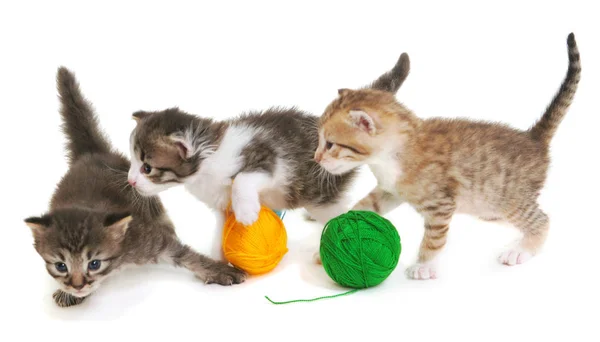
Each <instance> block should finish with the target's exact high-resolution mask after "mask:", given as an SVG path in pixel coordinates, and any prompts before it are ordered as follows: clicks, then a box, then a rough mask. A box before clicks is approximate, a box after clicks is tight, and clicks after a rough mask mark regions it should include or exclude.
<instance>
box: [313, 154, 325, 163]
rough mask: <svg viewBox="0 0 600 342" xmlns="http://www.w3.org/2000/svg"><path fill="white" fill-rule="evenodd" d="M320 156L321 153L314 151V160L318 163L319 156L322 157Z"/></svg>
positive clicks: (319, 160)
mask: <svg viewBox="0 0 600 342" xmlns="http://www.w3.org/2000/svg"><path fill="white" fill-rule="evenodd" d="M322 156H323V155H322V154H320V153H315V161H316V162H317V163H320V162H321V157H322Z"/></svg>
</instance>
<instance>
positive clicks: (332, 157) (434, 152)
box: [315, 33, 581, 279]
mask: <svg viewBox="0 0 600 342" xmlns="http://www.w3.org/2000/svg"><path fill="white" fill-rule="evenodd" d="M567 43H568V54H569V68H568V72H567V75H566V77H565V79H564V81H563V83H562V86H561V88H560V90H559V91H558V92H557V94H556V95H555V97H554V98H553V100H552V102H551V103H550V105H549V106H548V108H547V110H546V112H545V113H544V115H543V116H542V117H541V119H540V120H539V121H538V122H537V123H536V124H535V125H534V126H533V127H532V128H531V129H529V130H527V131H520V130H516V129H513V128H510V127H508V126H506V125H503V124H494V123H484V122H474V121H467V120H460V119H440V118H435V119H428V120H423V119H420V118H418V117H417V116H415V115H414V114H413V113H412V112H411V111H410V110H408V109H407V108H406V107H404V106H403V105H402V104H400V103H399V102H398V101H397V100H396V99H395V97H394V95H393V94H391V93H389V92H384V91H378V90H372V89H362V90H349V89H341V90H339V97H338V98H337V99H336V100H334V101H333V102H332V103H331V104H330V105H329V106H328V107H327V109H326V110H325V113H324V114H323V116H322V118H321V123H320V130H319V133H320V141H319V147H318V149H317V150H316V153H315V159H316V160H317V161H318V162H319V163H320V164H321V165H322V166H323V167H324V168H325V169H327V170H328V171H330V172H331V173H334V174H343V173H345V172H348V171H350V170H353V169H354V168H356V167H357V166H359V165H363V164H368V165H369V167H370V168H371V170H372V172H373V174H374V175H375V177H376V178H377V180H378V185H377V187H376V188H375V189H374V190H373V191H372V192H371V193H370V194H369V195H368V196H366V197H365V198H364V199H362V200H361V201H360V202H359V203H358V204H357V205H356V206H355V207H354V209H355V210H372V211H375V212H378V213H381V214H385V213H387V212H389V211H390V210H392V209H394V208H396V207H397V206H399V205H400V204H401V203H403V202H408V203H409V204H410V205H411V206H413V207H414V208H415V209H416V210H417V211H418V212H419V213H421V214H422V215H423V217H424V219H425V234H424V237H423V241H422V243H421V248H420V251H419V255H418V261H417V263H416V265H414V266H411V267H409V268H408V269H407V275H408V276H409V277H411V278H414V279H430V278H436V276H437V275H436V270H435V266H434V264H433V262H434V260H435V257H436V256H437V255H438V253H439V252H440V250H441V249H442V248H443V247H444V245H445V243H446V235H447V233H448V229H449V223H450V220H451V219H452V216H453V215H454V214H455V213H467V214H471V215H476V216H478V217H482V218H485V219H498V220H504V221H507V222H509V223H511V224H513V225H515V226H516V227H518V228H519V229H520V230H521V231H522V233H523V238H522V240H521V241H520V244H519V246H518V247H516V248H514V249H510V250H508V251H506V252H505V253H503V254H502V255H501V256H500V258H499V259H500V261H501V262H502V263H504V264H507V265H515V264H520V263H523V262H525V261H526V260H528V259H529V258H530V257H531V256H533V255H535V253H536V252H537V251H538V250H539V249H540V247H541V246H542V245H543V243H544V241H545V239H546V235H547V232H548V216H546V214H545V213H544V212H543V211H542V210H541V209H540V208H539V206H538V203H537V198H538V195H539V193H540V190H541V189H542V187H543V185H544V182H545V180H546V173H547V170H548V165H549V162H550V158H549V152H548V145H549V144H550V140H551V139H552V136H553V135H554V132H555V131H556V129H557V127H558V125H559V123H560V122H561V120H562V119H563V117H564V115H565V113H566V111H567V109H568V108H569V106H570V104H571V102H572V100H573V97H574V94H575V91H576V89H577V85H578V83H579V78H580V73H581V64H580V59H579V52H578V49H577V45H576V43H575V37H574V35H573V34H572V33H571V34H570V35H569V37H568V39H567Z"/></svg>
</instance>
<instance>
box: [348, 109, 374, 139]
mask: <svg viewBox="0 0 600 342" xmlns="http://www.w3.org/2000/svg"><path fill="white" fill-rule="evenodd" d="M349 114H350V120H352V123H353V124H354V125H355V126H357V127H358V128H360V129H362V130H363V131H365V132H367V133H369V134H370V135H373V134H375V132H376V128H375V121H374V120H373V118H372V117H371V116H370V115H369V114H367V112H365V111H362V110H351V111H350V113H349Z"/></svg>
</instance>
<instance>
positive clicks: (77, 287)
mask: <svg viewBox="0 0 600 342" xmlns="http://www.w3.org/2000/svg"><path fill="white" fill-rule="evenodd" d="M84 286H85V284H84V283H81V284H79V285H75V284H73V285H71V287H73V288H74V289H75V290H81V289H82V288H83V287H84Z"/></svg>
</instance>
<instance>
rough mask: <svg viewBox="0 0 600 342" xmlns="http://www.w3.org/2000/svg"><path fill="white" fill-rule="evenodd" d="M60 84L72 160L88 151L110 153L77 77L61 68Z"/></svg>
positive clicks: (58, 82) (68, 148)
mask: <svg viewBox="0 0 600 342" xmlns="http://www.w3.org/2000/svg"><path fill="white" fill-rule="evenodd" d="M56 83H57V88H58V94H59V96H60V102H61V109H60V114H61V116H62V119H63V124H62V129H63V132H64V133H65V135H66V136H67V154H68V157H69V160H70V162H71V163H73V162H75V161H76V160H77V159H78V158H79V157H81V156H82V155H84V154H87V153H110V151H111V147H110V144H109V143H108V141H107V140H106V138H105V137H104V135H103V134H102V132H101V131H100V128H99V126H98V120H97V119H96V115H95V114H94V111H93V109H92V106H91V104H90V103H89V102H88V101H87V100H86V99H85V98H84V97H83V95H81V91H80V90H79V84H78V83H77V80H76V79H75V76H74V75H73V74H72V73H71V72H70V71H69V70H68V69H67V68H65V67H60V68H59V69H58V73H57V76H56Z"/></svg>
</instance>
